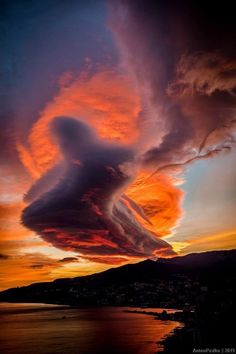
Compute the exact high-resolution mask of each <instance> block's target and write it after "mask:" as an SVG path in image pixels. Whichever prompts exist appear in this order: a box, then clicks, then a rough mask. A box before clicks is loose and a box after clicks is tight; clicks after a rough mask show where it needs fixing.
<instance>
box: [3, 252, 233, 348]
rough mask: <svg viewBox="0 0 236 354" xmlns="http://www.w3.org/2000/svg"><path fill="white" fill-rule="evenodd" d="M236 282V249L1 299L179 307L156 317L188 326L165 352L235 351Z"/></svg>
mask: <svg viewBox="0 0 236 354" xmlns="http://www.w3.org/2000/svg"><path fill="white" fill-rule="evenodd" d="M235 281H236V250H230V251H214V252H206V253H199V254H191V255H187V256H184V257H175V258H172V259H159V260H157V261H150V260H147V261H144V262H141V263H138V264H132V265H125V266H122V267H119V268H115V269H110V270H108V271H105V272H102V273H98V274H94V275H90V276H85V277H77V278H71V279H58V280H55V281H53V282H47V283H37V284H32V285H29V286H26V287H21V288H14V289H9V290H5V291H3V292H1V293H0V301H6V302H34V303H36V302H40V303H43V302H44V303H54V304H69V305H74V306H80V307H83V306H102V305H103V306H104V305H111V306H135V307H144V308H145V307H162V308H177V309H181V310H182V311H180V312H176V313H175V314H167V313H163V314H161V315H157V316H159V318H161V319H162V320H169V319H172V320H175V321H180V322H183V323H184V324H185V326H184V327H183V328H180V329H177V330H176V331H175V333H174V335H173V336H170V337H168V338H167V339H166V340H165V342H164V347H165V351H164V352H165V353H166V354H167V353H170V354H175V353H176V354H177V353H182V354H185V353H193V352H196V353H197V352H200V351H199V350H200V349H202V350H208V351H205V352H206V353H210V352H211V351H210V350H215V351H212V353H235V352H236V346H235V342H236V330H235V328H236V317H235V307H236V306H235V299H236V291H235V290H236V289H235ZM202 352H204V351H202Z"/></svg>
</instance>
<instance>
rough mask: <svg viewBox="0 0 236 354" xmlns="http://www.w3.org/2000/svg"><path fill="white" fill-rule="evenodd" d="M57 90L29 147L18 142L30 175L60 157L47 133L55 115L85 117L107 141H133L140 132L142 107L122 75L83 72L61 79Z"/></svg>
mask: <svg viewBox="0 0 236 354" xmlns="http://www.w3.org/2000/svg"><path fill="white" fill-rule="evenodd" d="M61 84H62V86H61V87H60V90H59V93H58V94H57V95H56V97H54V99H53V100H52V102H49V103H48V104H47V105H46V107H45V109H44V110H43V111H42V113H41V114H40V117H39V119H38V120H37V122H36V123H35V124H34V125H33V127H32V130H31V132H30V135H29V138H28V145H29V147H28V148H26V146H24V144H22V143H18V144H17V149H18V153H19V156H20V159H21V161H22V162H23V164H24V166H25V167H26V169H27V170H28V172H29V173H30V175H31V176H32V177H33V178H35V179H36V178H38V177H39V176H40V175H42V174H43V173H44V172H45V171H47V170H48V169H49V168H50V167H52V166H53V165H54V164H55V162H57V161H58V159H59V158H60V153H59V151H58V148H57V146H56V145H55V143H54V141H53V138H52V136H51V133H50V122H51V121H52V119H53V118H54V117H56V116H63V115H67V116H72V117H73V116H74V117H78V118H79V119H80V120H81V119H82V120H85V121H86V122H87V123H89V124H90V125H91V126H92V127H94V128H95V130H96V131H97V134H98V135H99V136H100V137H102V138H103V139H106V140H109V141H116V142H117V141H118V142H122V143H131V142H134V141H135V140H136V139H137V138H138V135H139V132H138V130H137V124H136V120H137V117H138V114H139V112H140V110H141V105H140V101H139V97H138V95H137V94H136V93H135V90H134V87H133V85H132V84H131V82H129V80H128V79H127V78H126V77H125V76H124V75H120V74H117V73H115V72H113V71H101V72H98V73H96V74H94V75H92V76H89V75H88V74H86V73H82V74H80V75H79V77H77V78H75V79H74V80H73V81H72V82H71V83H70V84H68V85H66V84H65V83H64V82H63V81H62V82H61Z"/></svg>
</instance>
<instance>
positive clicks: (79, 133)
mask: <svg viewBox="0 0 236 354" xmlns="http://www.w3.org/2000/svg"><path fill="white" fill-rule="evenodd" d="M52 131H53V134H54V136H55V140H56V141H57V143H58V145H59V146H60V149H61V153H62V155H63V162H62V163H61V166H63V168H62V171H61V173H60V174H59V171H58V174H59V176H58V178H57V183H56V185H55V183H54V182H53V181H52V180H51V179H48V180H47V182H48V184H47V188H46V189H45V190H47V191H46V192H43V193H39V197H38V198H36V200H35V201H33V202H32V203H31V204H30V205H29V206H28V207H27V208H26V209H25V210H24V212H23V216H22V220H23V223H24V225H25V226H27V227H28V228H30V229H32V230H34V231H36V232H37V233H38V234H40V235H41V236H42V237H43V238H44V240H46V241H47V242H50V243H52V244H53V245H54V246H56V247H59V248H62V249H66V250H73V251H77V252H79V253H81V254H84V255H87V256H92V255H94V256H117V255H124V256H134V257H144V256H151V255H153V254H158V253H161V254H166V255H170V254H173V251H172V248H171V246H170V245H168V244H167V243H166V242H165V241H163V240H161V239H159V238H158V237H157V235H154V234H152V233H151V232H149V231H147V230H146V229H145V228H144V227H143V226H142V225H141V223H140V222H139V221H138V220H137V218H136V217H135V215H134V213H133V212H132V210H131V209H129V207H128V206H127V204H126V198H125V197H124V196H123V190H124V189H125V187H126V186H127V185H128V184H129V183H130V182H131V181H132V179H133V177H134V170H135V168H134V166H135V156H134V152H133V151H132V150H131V149H128V148H125V147H122V146H119V145H112V144H105V143H103V142H101V141H100V140H99V139H98V138H97V137H96V135H95V133H94V132H93V131H92V130H91V129H90V128H89V126H87V125H86V124H85V123H82V122H81V121H78V120H76V119H72V118H69V117H57V118H55V119H54V121H53V122H52ZM43 178H44V177H43ZM38 185H39V186H40V181H39V182H38ZM35 188H36V189H37V186H36V187H35ZM137 210H138V207H137V208H136V211H137ZM140 217H142V215H141V214H140ZM95 258H96V257H95ZM95 258H94V259H95ZM97 259H98V258H97ZM104 259H105V258H104ZM101 260H102V258H100V261H101ZM122 261H123V259H122Z"/></svg>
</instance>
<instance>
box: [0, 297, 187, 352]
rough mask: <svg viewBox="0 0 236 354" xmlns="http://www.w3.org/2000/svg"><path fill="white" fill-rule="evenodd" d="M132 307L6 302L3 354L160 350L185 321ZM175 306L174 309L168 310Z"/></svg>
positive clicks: (0, 334)
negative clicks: (169, 336)
mask: <svg viewBox="0 0 236 354" xmlns="http://www.w3.org/2000/svg"><path fill="white" fill-rule="evenodd" d="M126 310H142V311H144V310H145V311H152V312H162V311H163V309H156V308H155V309H152V308H146V309H140V308H128V307H95V308H82V309H81V308H74V307H69V306H62V305H49V304H32V303H31V304H24V303H14V304H12V303H0V353H1V354H57V353H61V354H154V353H159V352H160V353H161V352H162V349H163V345H162V343H161V341H162V340H163V339H164V338H165V337H166V336H168V335H171V334H172V333H173V330H174V329H175V328H177V327H180V326H181V324H180V323H178V322H174V321H161V320H158V319H156V318H155V317H154V316H152V315H147V314H140V313H130V312H125V311H126ZM173 311H175V310H172V309H169V310H168V311H167V312H173Z"/></svg>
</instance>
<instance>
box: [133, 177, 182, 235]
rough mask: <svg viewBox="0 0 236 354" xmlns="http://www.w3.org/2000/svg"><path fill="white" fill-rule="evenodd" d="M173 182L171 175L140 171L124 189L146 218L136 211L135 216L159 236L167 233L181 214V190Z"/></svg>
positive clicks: (174, 181)
mask: <svg viewBox="0 0 236 354" xmlns="http://www.w3.org/2000/svg"><path fill="white" fill-rule="evenodd" d="M175 184H176V180H175V179H174V178H173V177H171V176H168V175H165V174H157V175H153V176H151V177H149V174H147V172H142V173H140V175H139V176H138V177H137V178H136V180H135V181H134V183H133V184H132V185H130V186H129V187H128V189H127V190H126V194H127V195H128V196H129V197H130V198H131V199H133V200H134V201H135V202H136V203H137V204H138V205H139V206H140V207H141V208H142V210H143V212H144V215H145V217H146V220H145V219H144V218H141V217H140V216H139V215H138V213H136V217H137V218H138V219H139V221H140V222H142V223H143V225H144V226H145V228H147V229H149V230H150V231H152V232H154V233H157V234H158V236H160V237H164V236H167V235H169V234H170V233H171V232H172V229H173V227H174V226H176V223H177V222H178V220H179V219H180V217H181V216H182V209H181V205H180V203H181V200H182V198H183V191H182V190H181V189H179V188H177V187H176V185H175ZM130 207H131V208H132V205H130ZM133 211H134V212H135V210H133Z"/></svg>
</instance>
